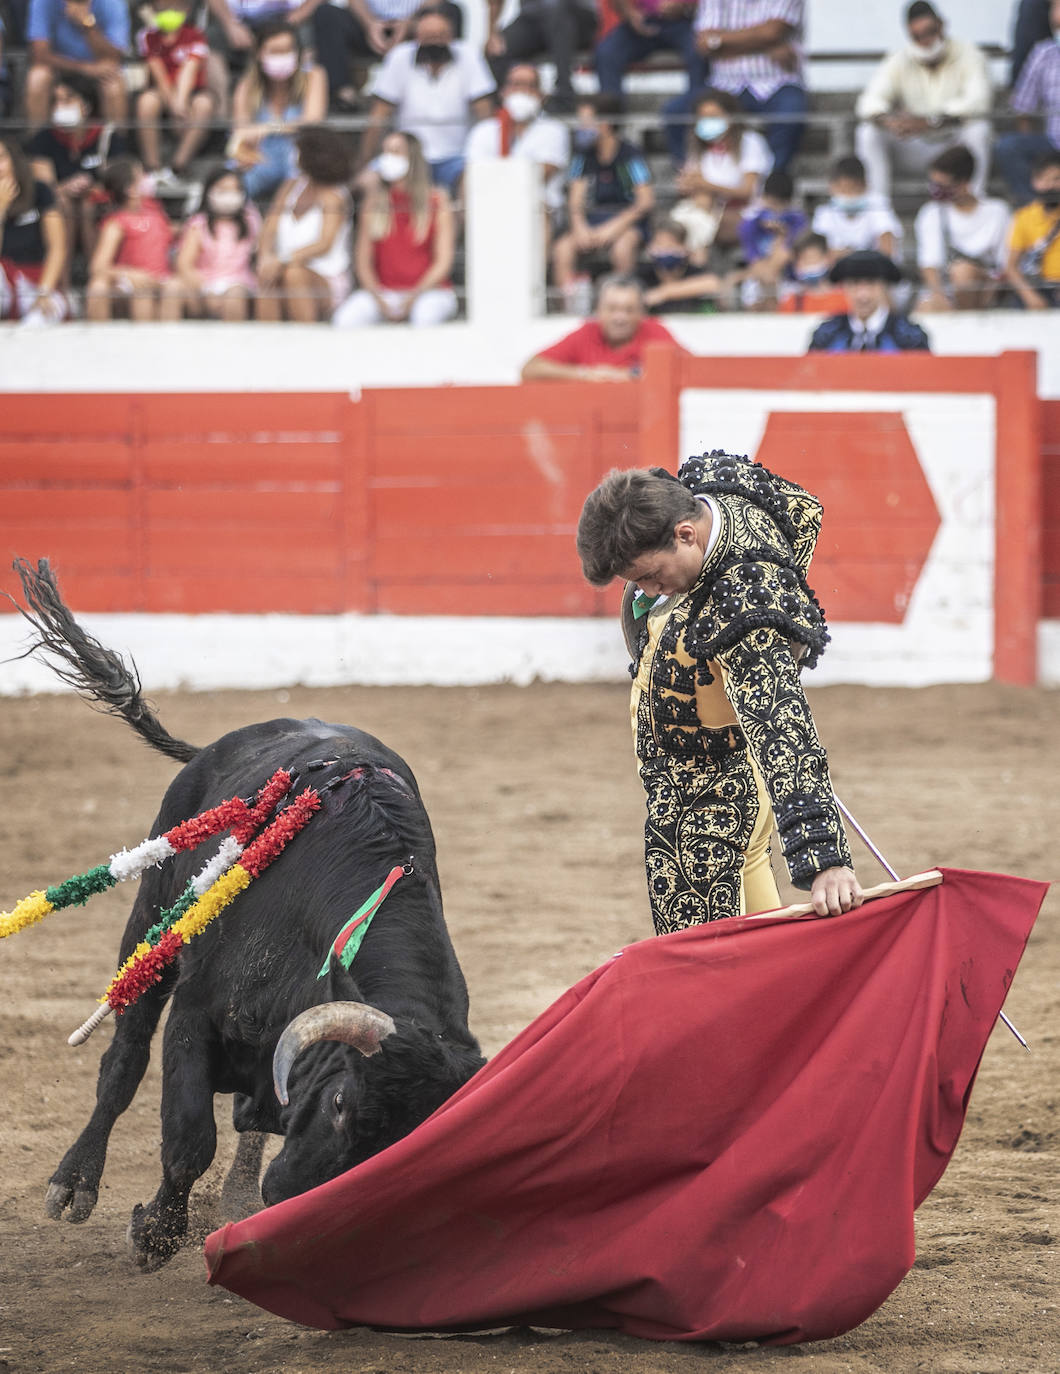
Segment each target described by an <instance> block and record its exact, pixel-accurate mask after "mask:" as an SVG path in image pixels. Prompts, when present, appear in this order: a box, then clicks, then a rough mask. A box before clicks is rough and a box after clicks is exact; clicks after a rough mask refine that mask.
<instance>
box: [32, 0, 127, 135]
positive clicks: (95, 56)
mask: <svg viewBox="0 0 1060 1374" xmlns="http://www.w3.org/2000/svg"><path fill="white" fill-rule="evenodd" d="M26 39H27V41H28V43H29V50H30V67H29V71H28V72H27V73H26V92H25V100H26V119H27V121H28V123H29V126H30V128H31V129H39V128H40V127H41V125H43V124H44V123H45V121H46V120H47V118H48V111H49V109H50V108H51V95H52V86H53V84H54V83H55V81H56V80H57V79H58V78H59V77H61V76H69V75H70V74H71V73H79V74H80V75H81V76H84V77H86V78H87V79H88V80H90V81H93V82H95V84H96V86H97V88H98V90H99V96H100V106H101V108H102V110H103V113H104V116H105V117H106V119H107V120H108V122H110V123H115V124H120V123H122V122H123V121H124V119H125V115H126V110H127V100H126V96H125V76H124V73H123V72H122V68H121V64H122V61H123V59H124V58H125V56H126V53H127V52H128V49H129V10H128V6H127V5H126V3H125V0H31V3H30V10H29V21H28V23H27V26H26Z"/></svg>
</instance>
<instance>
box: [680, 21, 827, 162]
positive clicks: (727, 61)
mask: <svg viewBox="0 0 1060 1374" xmlns="http://www.w3.org/2000/svg"><path fill="white" fill-rule="evenodd" d="M803 8H804V7H803V3H802V0H700V5H699V13H698V14H697V16H696V36H697V41H698V43H699V49H700V51H701V52H702V53H703V55H704V57H706V59H707V60H708V61H709V63H710V84H711V86H712V87H713V88H714V89H715V90H718V91H727V92H728V93H729V94H730V95H733V96H735V97H736V99H737V102H738V104H739V107H740V109H742V110H744V111H746V112H747V113H748V114H758V115H764V116H765V118H766V120H767V123H766V142H767V143H768V144H769V151H770V155H771V158H772V164H773V166H774V167H776V169H777V170H778V171H780V172H784V171H787V169H788V166H789V164H790V163H791V161H792V159H793V158H794V156H795V154H796V153H797V152H798V151H799V144H800V143H801V142H802V135H803V131H804V129H805V127H806V126H805V124H804V123H803V122H802V119H801V118H800V116H802V115H805V113H806V111H807V110H808V109H809V97H808V96H807V94H806V82H805V79H804V75H803V69H802V25H803Z"/></svg>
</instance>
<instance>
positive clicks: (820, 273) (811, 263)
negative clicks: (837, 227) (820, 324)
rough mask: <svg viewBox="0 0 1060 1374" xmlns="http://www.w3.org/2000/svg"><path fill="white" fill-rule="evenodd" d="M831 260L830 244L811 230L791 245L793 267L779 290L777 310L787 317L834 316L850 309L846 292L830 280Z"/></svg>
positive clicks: (782, 280)
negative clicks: (796, 315) (794, 315)
mask: <svg viewBox="0 0 1060 1374" xmlns="http://www.w3.org/2000/svg"><path fill="white" fill-rule="evenodd" d="M831 270H832V257H831V254H830V252H829V249H828V240H827V239H826V238H825V237H824V235H823V234H815V233H814V232H813V230H812V229H808V230H807V231H806V232H805V233H803V234H800V235H799V237H798V238H797V239H796V240H795V242H794V244H793V245H792V257H791V264H790V266H789V268H788V271H787V273H786V275H785V276H784V277H783V278H782V279H781V281H780V283H779V285H778V288H777V296H778V304H777V309H778V310H779V311H780V312H781V313H782V314H785V315H792V314H799V315H834V314H837V313H839V312H841V311H845V310H846V308H847V297H846V292H845V291H844V290H843V288H842V287H841V286H833V285H832V283H831V282H830V281H829V279H828V274H829V272H830V271H831Z"/></svg>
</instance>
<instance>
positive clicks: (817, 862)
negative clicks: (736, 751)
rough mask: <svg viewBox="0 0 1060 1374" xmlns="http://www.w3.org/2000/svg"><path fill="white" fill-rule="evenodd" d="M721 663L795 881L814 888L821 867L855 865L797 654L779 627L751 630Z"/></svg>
mask: <svg viewBox="0 0 1060 1374" xmlns="http://www.w3.org/2000/svg"><path fill="white" fill-rule="evenodd" d="M720 663H721V666H722V669H723V672H724V675H725V691H726V694H727V696H728V698H729V700H730V701H731V702H732V706H733V710H734V711H735V712H736V718H737V720H739V722H740V728H741V729H742V730H743V733H744V736H745V737H746V739H747V743H748V747H749V748H750V750H751V755H752V757H753V758H754V761H755V763H756V764H757V765H758V770H759V772H760V773H761V774H762V778H763V780H764V781H765V784H766V787H767V788H768V790H769V796H770V800H771V801H772V803H773V814H774V816H775V817H776V822H777V830H778V832H779V834H780V841H781V845H782V847H783V850H784V859H785V862H786V863H787V866H788V872H789V873H790V875H791V881H792V882H793V883H794V885H795V886H796V887H798V888H803V889H808V888H809V887H811V886H812V884H813V880H814V878H815V877H816V875H817V874H818V873H820V872H821V871H822V870H823V869H826V868H835V867H837V866H840V865H844V864H845V865H848V866H849V865H850V850H849V848H848V846H847V840H846V835H845V833H844V830H843V822H842V820H841V819H840V815H839V808H838V807H837V806H836V803H835V798H834V797H833V795H832V784H831V780H830V778H829V776H828V759H827V756H826V754H825V751H824V749H823V747H822V745H821V742H820V740H819V739H818V738H817V730H816V727H815V726H814V723H813V716H812V715H811V714H810V707H809V703H808V702H807V700H806V694H805V692H804V691H803V690H802V682H801V680H800V678H799V671H798V668H797V667H796V665H795V660H794V658H793V657H792V653H791V649H790V647H789V645H788V642H787V640H786V639H785V638H784V637H783V636H782V635H781V634H779V633H778V632H777V631H776V630H773V629H769V628H763V629H757V630H751V631H750V632H749V633H748V634H746V635H745V636H744V637H743V638H741V639H740V640H739V641H738V642H737V643H736V644H735V645H734V646H733V647H732V648H731V649H728V650H726V652H725V653H724V654H723V655H722V656H721V658H720Z"/></svg>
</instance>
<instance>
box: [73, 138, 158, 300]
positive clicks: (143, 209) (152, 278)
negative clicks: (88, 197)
mask: <svg viewBox="0 0 1060 1374" xmlns="http://www.w3.org/2000/svg"><path fill="white" fill-rule="evenodd" d="M103 186H104V189H105V190H106V191H107V194H108V195H109V196H110V198H111V201H112V202H113V204H114V207H115V208H114V211H113V212H112V213H111V214H109V215H108V216H107V218H106V219H105V220H104V221H103V227H102V228H101V230H100V234H99V242H98V243H97V244H96V251H95V252H94V253H93V255H92V263H91V266H90V268H89V281H88V292H87V295H86V298H85V315H86V318H88V319H89V320H109V319H111V318H112V316H113V313H114V309H115V306H116V305H117V304H118V303H119V301H124V302H126V303H127V304H128V309H129V314H130V317H131V318H132V319H133V320H136V321H139V322H145V321H149V320H157V319H158V317H159V308H160V303H161V294H162V287H163V286H164V284H165V282H166V281H167V280H168V278H169V275H170V270H169V248H170V243H171V241H172V238H173V228H172V226H171V224H170V222H169V219H168V217H167V215H166V212H165V211H164V210H163V209H162V207H161V205H159V203H158V201H157V200H155V198H154V189H155V187H154V179H153V178H152V177H151V176H149V175H148V173H147V172H146V170H145V169H144V165H143V163H142V162H139V161H138V160H137V159H136V158H134V157H116V158H115V159H114V161H113V162H112V163H111V164H110V166H109V167H108V168H107V169H106V171H105V172H104V173H103Z"/></svg>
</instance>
